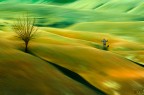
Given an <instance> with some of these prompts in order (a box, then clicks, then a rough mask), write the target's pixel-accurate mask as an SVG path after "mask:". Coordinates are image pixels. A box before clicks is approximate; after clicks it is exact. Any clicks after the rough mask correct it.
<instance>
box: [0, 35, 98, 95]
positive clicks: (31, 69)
mask: <svg viewBox="0 0 144 95" xmlns="http://www.w3.org/2000/svg"><path fill="white" fill-rule="evenodd" d="M1 34H2V33H1ZM7 35H8V33H7ZM1 36H2V35H1ZM10 36H11V35H10ZM7 37H8V36H7ZM7 37H6V38H7ZM14 43H19V41H10V39H5V37H4V38H3V36H2V37H1V39H0V46H1V47H0V72H1V73H0V77H1V79H0V83H1V85H0V95H27V94H29V95H46V94H49V95H67V94H70V95H88V94H91V95H99V94H97V93H95V92H94V91H93V90H91V89H89V88H88V87H86V86H85V85H83V84H80V83H78V82H77V81H74V80H72V79H71V78H69V77H67V76H65V75H63V74H62V73H61V72H60V71H59V70H57V69H56V68H55V67H53V66H51V65H50V64H49V63H47V62H45V61H43V60H41V59H39V58H37V57H34V56H32V55H30V54H26V53H24V52H22V51H20V50H18V49H14V48H16V47H14V46H17V45H15V44H14Z"/></svg>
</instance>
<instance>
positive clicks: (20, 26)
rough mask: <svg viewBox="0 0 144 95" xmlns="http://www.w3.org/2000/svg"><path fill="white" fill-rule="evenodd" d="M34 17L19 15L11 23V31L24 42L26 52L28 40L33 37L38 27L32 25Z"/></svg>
mask: <svg viewBox="0 0 144 95" xmlns="http://www.w3.org/2000/svg"><path fill="white" fill-rule="evenodd" d="M35 21H36V19H35V18H30V17H28V15H27V16H23V17H19V18H17V19H16V21H15V22H14V24H13V25H12V29H13V31H14V32H15V33H16V34H17V35H18V37H19V38H20V39H21V40H23V41H24V43H25V52H28V44H29V41H30V40H31V39H32V38H33V37H34V35H35V33H36V31H37V30H38V28H36V27H34V24H35Z"/></svg>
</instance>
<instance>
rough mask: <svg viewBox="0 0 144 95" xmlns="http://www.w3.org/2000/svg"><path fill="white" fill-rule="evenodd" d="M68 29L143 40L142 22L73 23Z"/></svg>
mask: <svg viewBox="0 0 144 95" xmlns="http://www.w3.org/2000/svg"><path fill="white" fill-rule="evenodd" d="M68 29H71V30H78V31H87V32H88V31H92V32H96V33H108V34H113V35H116V36H118V37H121V38H124V39H127V40H130V41H136V42H144V39H143V36H142V35H144V32H143V31H144V22H89V23H79V24H75V25H73V26H70V27H68Z"/></svg>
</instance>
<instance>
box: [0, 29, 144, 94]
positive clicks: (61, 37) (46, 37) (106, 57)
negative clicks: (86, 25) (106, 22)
mask: <svg viewBox="0 0 144 95" xmlns="http://www.w3.org/2000/svg"><path fill="white" fill-rule="evenodd" d="M104 37H107V39H109V45H110V48H109V51H104V50H102V43H101V39H103V38H104ZM23 47H24V46H23V43H22V41H20V40H19V39H18V38H17V37H16V36H15V34H14V33H13V32H1V56H3V57H0V58H1V62H0V63H1V65H2V66H5V68H9V66H12V65H11V64H14V65H13V66H12V67H14V68H15V69H13V68H12V69H11V71H10V73H12V74H10V75H11V77H6V79H3V80H2V83H6V84H2V85H13V86H14V87H19V86H20V87H21V86H22V87H23V88H15V89H16V90H14V91H13V93H14V95H16V94H17V93H20V92H18V91H17V90H22V91H23V92H24V93H26V92H29V91H30V92H29V93H30V94H31V95H35V93H42V94H43V93H49V94H50V93H52V94H53V95H60V94H57V93H62V94H61V95H64V94H63V93H71V94H72V93H73V94H72V95H79V94H80V93H82V95H87V93H92V94H91V95H97V94H96V93H99V92H93V91H94V90H90V88H89V87H85V85H83V84H81V83H78V82H76V81H75V80H73V79H70V78H68V77H67V76H66V75H64V74H62V73H60V72H61V70H60V71H58V70H57V69H56V68H55V67H53V66H51V64H49V63H47V62H52V63H53V64H56V65H58V66H61V67H64V68H66V69H68V70H71V71H72V72H75V73H77V74H79V75H80V76H81V77H82V78H84V79H85V80H86V81H88V82H89V83H90V84H91V85H93V86H94V87H96V88H98V89H100V90H101V91H103V92H104V93H107V94H110V95H128V94H129V95H135V93H136V91H137V90H139V89H142V88H143V85H144V82H143V79H144V76H143V75H144V69H143V67H141V66H139V65H137V64H135V63H134V62H131V61H129V60H128V59H126V58H127V57H126V56H129V54H132V53H133V51H139V52H135V53H134V54H135V55H137V56H138V57H137V59H138V60H140V61H141V63H143V62H144V60H143V49H144V46H143V44H141V43H137V42H132V41H129V40H126V39H121V38H117V36H114V35H111V34H108V33H95V32H89V33H88V34H87V33H86V32H82V31H71V30H65V29H55V28H40V29H39V32H38V35H36V39H33V40H32V41H31V42H30V46H29V49H30V54H25V53H24V52H23V49H24V48H23ZM129 50H133V51H132V53H130V52H131V51H129ZM23 59H26V60H23ZM131 60H133V59H131ZM3 63H5V64H6V63H7V65H5V64H4V65H3ZM25 66H26V67H25ZM16 67H18V68H16ZM28 68H29V69H28ZM20 69H24V70H23V71H22V72H23V73H20V72H19V70H20ZM4 70H6V69H4ZM14 72H15V73H16V74H15V73H14ZM27 72H29V73H28V75H27ZM17 73H18V74H17ZM39 73H40V74H39ZM54 73H56V74H57V73H58V75H54ZM29 74H30V75H29ZM4 75H5V74H4ZM19 76H21V77H22V80H21V78H19ZM28 77H29V79H28ZM13 78H14V79H13ZM16 78H18V80H17V83H18V84H17V85H14V84H15V82H16V80H15V79H16ZM60 78H61V79H60ZM7 79H9V80H11V81H14V82H12V83H11V82H10V81H9V82H7ZM40 79H41V81H42V83H41V81H40ZM49 80H50V81H49ZM21 81H23V82H21ZM33 81H37V82H33ZM39 81H40V83H39ZM62 81H63V82H64V83H63V82H62ZM19 82H20V83H19ZM13 83H14V84H13ZM21 83H24V84H21ZM29 83H31V84H32V85H34V84H35V85H37V86H38V85H42V84H43V88H41V89H40V88H38V87H39V86H38V87H37V86H34V88H31V87H29V86H28V85H29ZM72 85H73V87H72ZM13 86H12V87H13ZM4 87H5V86H2V87H1V88H2V89H5V90H4V92H3V93H6V91H8V92H12V91H11V89H12V88H9V89H8V88H4ZM27 87H28V88H27ZM49 87H50V88H49ZM53 87H54V88H53ZM55 87H56V88H55ZM62 87H63V88H62ZM64 87H67V90H69V91H68V92H67V90H66V89H65V88H64ZM71 87H72V88H71ZM25 88H27V89H25ZM30 89H33V90H30ZM84 89H86V90H84ZM81 90H82V91H81ZM35 91H36V92H35ZM37 91H38V92H37ZM55 91H58V92H55ZM85 91H86V92H85ZM17 95H18V94H17ZM38 95H40V94H38ZM102 95H104V94H102Z"/></svg>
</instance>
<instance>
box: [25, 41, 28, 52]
mask: <svg viewBox="0 0 144 95" xmlns="http://www.w3.org/2000/svg"><path fill="white" fill-rule="evenodd" d="M25 52H28V42H25Z"/></svg>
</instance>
